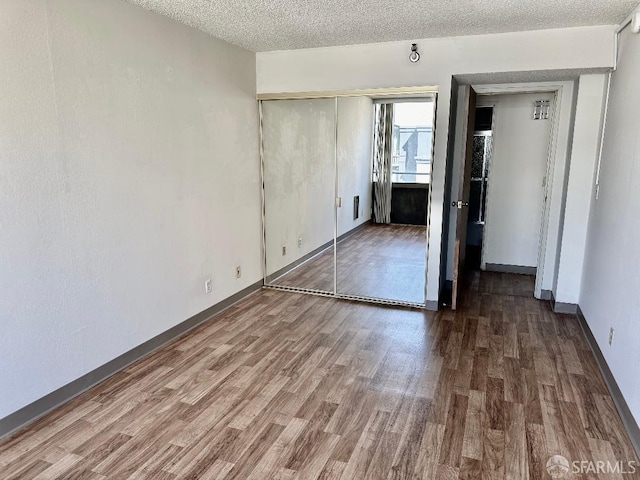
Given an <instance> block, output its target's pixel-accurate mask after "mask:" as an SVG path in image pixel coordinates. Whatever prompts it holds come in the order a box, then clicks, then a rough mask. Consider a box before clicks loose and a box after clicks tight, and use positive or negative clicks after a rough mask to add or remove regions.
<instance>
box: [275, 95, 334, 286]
mask: <svg viewBox="0 0 640 480" xmlns="http://www.w3.org/2000/svg"><path fill="white" fill-rule="evenodd" d="M335 117H336V115H335V99H313V100H271V101H264V102H263V103H262V142H263V149H264V153H263V170H264V171H263V175H264V177H263V178H264V208H265V219H264V225H265V231H264V234H265V257H266V259H265V283H266V284H268V285H278V286H287V287H297V288H304V289H309V290H319V291H326V292H333V291H334V281H335V280H334V277H335V276H334V263H335V260H334V251H333V250H334V249H333V245H334V225H335V219H334V204H335V136H336V130H335V129H336V123H335Z"/></svg>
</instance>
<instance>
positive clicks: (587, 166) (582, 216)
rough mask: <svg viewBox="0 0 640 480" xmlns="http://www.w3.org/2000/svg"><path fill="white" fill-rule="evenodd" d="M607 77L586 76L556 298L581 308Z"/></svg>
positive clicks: (575, 133)
mask: <svg viewBox="0 0 640 480" xmlns="http://www.w3.org/2000/svg"><path fill="white" fill-rule="evenodd" d="M605 84H606V75H603V74H599V75H582V76H581V77H580V80H579V82H578V96H577V101H576V114H575V122H574V128H573V141H572V145H571V164H570V167H569V171H568V174H569V175H568V181H567V187H566V192H567V194H566V200H565V208H564V212H563V218H562V232H561V235H560V237H561V246H560V254H559V255H558V264H557V274H556V276H555V286H554V288H553V295H554V297H555V299H556V301H558V302H562V303H571V304H574V305H575V304H577V303H578V301H579V295H580V284H581V281H582V269H583V261H584V253H585V247H586V240H587V226H588V223H589V208H590V205H591V198H592V195H593V180H594V174H595V166H596V162H597V157H598V149H599V147H600V137H601V124H602V114H603V108H604V95H605Z"/></svg>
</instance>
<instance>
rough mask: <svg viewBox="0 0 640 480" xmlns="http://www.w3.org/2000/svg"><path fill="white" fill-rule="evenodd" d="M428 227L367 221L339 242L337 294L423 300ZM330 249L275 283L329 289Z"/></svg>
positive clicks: (331, 252) (409, 300) (331, 274)
mask: <svg viewBox="0 0 640 480" xmlns="http://www.w3.org/2000/svg"><path fill="white" fill-rule="evenodd" d="M426 251H427V228H426V227H421V226H413V225H379V224H369V225H367V226H366V227H364V228H362V229H360V230H358V231H357V232H356V233H354V234H352V235H349V236H348V237H346V238H345V239H344V240H342V241H340V242H339V243H338V245H337V258H336V265H337V273H338V293H340V294H343V295H357V296H364V297H372V298H384V299H389V300H400V301H403V302H409V303H420V304H421V303H424V290H425V288H424V287H425V285H424V284H425V266H426ZM333 269H334V259H333V248H329V249H327V250H325V251H324V252H322V253H320V254H318V255H316V256H315V257H313V258H312V259H310V260H309V261H307V262H305V263H303V264H301V265H300V266H298V267H297V268H295V269H293V270H291V271H290V272H288V273H287V274H285V275H283V276H281V277H279V278H278V279H276V280H275V281H274V282H273V283H274V285H282V286H290V287H298V288H307V289H311V290H323V291H328V292H333V288H334V285H333V281H334V280H333Z"/></svg>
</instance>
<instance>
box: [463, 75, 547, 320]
mask: <svg viewBox="0 0 640 480" xmlns="http://www.w3.org/2000/svg"><path fill="white" fill-rule="evenodd" d="M463 94H464V96H463ZM458 98H459V101H460V100H461V99H464V102H463V107H464V111H463V109H462V108H460V107H459V110H458V121H460V122H462V125H463V127H464V128H461V130H460V132H462V133H460V134H457V137H456V138H457V140H456V143H457V144H458V145H460V147H459V149H458V155H457V157H456V162H457V163H458V173H457V179H456V178H454V183H455V182H459V185H460V186H459V188H458V192H457V195H456V193H454V192H452V194H453V197H454V199H455V198H458V200H457V201H453V202H452V209H454V212H455V213H453V214H452V217H453V218H456V219H457V220H456V223H457V226H456V235H455V238H454V243H453V252H454V255H453V256H452V258H453V262H452V267H453V274H452V278H453V282H452V283H453V285H452V287H453V288H452V300H451V305H452V308H454V309H455V307H456V304H457V296H458V294H459V291H460V283H461V282H465V281H466V280H465V275H468V273H469V272H473V271H478V272H479V271H480V270H486V271H489V272H496V273H498V274H499V273H510V274H519V275H522V276H523V284H525V283H526V284H527V286H528V287H527V288H526V289H521V291H525V290H526V291H527V292H528V294H530V295H531V296H536V293H537V285H538V280H539V275H538V274H539V273H541V272H542V271H543V268H540V266H541V265H542V264H543V259H544V247H545V243H544V241H543V239H544V238H545V235H546V231H547V224H548V217H547V213H548V209H547V198H548V190H549V187H548V182H547V177H548V175H549V172H550V171H551V166H552V165H551V164H552V162H551V159H552V158H553V156H554V155H555V153H554V152H552V150H553V145H554V143H553V135H554V128H553V124H554V112H555V102H556V92H554V91H548V90H547V91H540V92H535V93H531V92H512V91H508V92H507V93H505V92H504V91H503V92H500V93H488V94H484V95H477V96H476V94H475V91H474V90H473V89H472V88H471V87H469V86H466V87H461V89H460V91H459V97H458ZM552 153H553V155H552ZM454 170H455V167H454ZM460 222H462V223H460ZM525 276H526V277H528V278H524V277H525ZM490 277H491V276H485V277H484V278H490ZM525 280H526V281H525ZM493 283H494V284H497V283H499V282H493ZM529 287H530V288H529Z"/></svg>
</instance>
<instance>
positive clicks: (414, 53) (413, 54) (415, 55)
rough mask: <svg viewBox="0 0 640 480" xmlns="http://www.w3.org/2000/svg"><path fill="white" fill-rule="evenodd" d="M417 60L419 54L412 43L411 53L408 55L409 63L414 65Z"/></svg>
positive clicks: (416, 45) (416, 47) (416, 46)
mask: <svg viewBox="0 0 640 480" xmlns="http://www.w3.org/2000/svg"><path fill="white" fill-rule="evenodd" d="M418 60H420V54H419V53H418V44H417V43H412V44H411V53H410V54H409V61H410V62H411V63H416V62H417V61H418Z"/></svg>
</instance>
